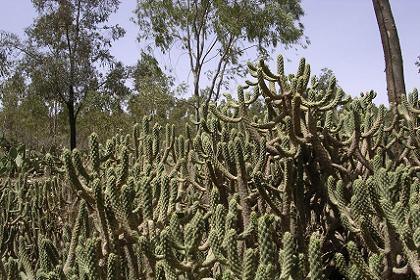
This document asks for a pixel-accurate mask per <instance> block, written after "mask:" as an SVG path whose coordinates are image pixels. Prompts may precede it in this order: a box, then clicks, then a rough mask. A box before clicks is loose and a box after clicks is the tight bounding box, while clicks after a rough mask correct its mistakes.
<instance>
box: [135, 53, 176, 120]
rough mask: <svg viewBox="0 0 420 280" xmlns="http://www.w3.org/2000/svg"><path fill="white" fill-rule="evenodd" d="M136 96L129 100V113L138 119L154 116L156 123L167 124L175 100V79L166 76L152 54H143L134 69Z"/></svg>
mask: <svg viewBox="0 0 420 280" xmlns="http://www.w3.org/2000/svg"><path fill="white" fill-rule="evenodd" d="M132 77H133V80H134V89H135V92H136V94H135V95H133V96H131V98H130V100H129V103H128V105H129V111H130V113H131V114H132V115H133V116H134V117H135V118H136V119H142V118H143V116H152V117H153V118H154V119H155V121H158V122H160V123H165V122H167V120H168V116H167V114H168V112H169V110H170V109H171V108H172V107H173V105H174V101H175V98H174V96H173V92H172V89H171V87H172V86H173V80H174V79H173V78H172V77H170V76H168V75H166V74H165V73H164V72H163V70H162V69H161V68H160V66H159V63H158V61H157V60H156V59H155V58H154V57H153V56H152V55H150V54H148V53H146V52H142V53H141V55H140V60H139V61H138V62H137V65H136V66H135V67H134V68H133V69H132Z"/></svg>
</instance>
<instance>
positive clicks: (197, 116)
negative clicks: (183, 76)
mask: <svg viewBox="0 0 420 280" xmlns="http://www.w3.org/2000/svg"><path fill="white" fill-rule="evenodd" d="M198 71H199V70H195V71H194V97H195V98H196V100H195V121H196V122H197V123H198V122H200V106H201V103H200V76H199V73H198ZM198 128H199V125H197V129H198Z"/></svg>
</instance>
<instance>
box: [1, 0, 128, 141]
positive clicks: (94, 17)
mask: <svg viewBox="0 0 420 280" xmlns="http://www.w3.org/2000/svg"><path fill="white" fill-rule="evenodd" d="M32 3H33V5H34V7H35V9H36V12H37V17H36V18H35V20H34V23H33V24H32V25H31V26H30V27H28V28H27V29H26V35H27V39H26V40H24V41H22V40H21V39H20V38H18V37H17V36H16V35H13V34H10V33H6V32H2V36H1V37H0V38H1V39H2V40H1V42H0V43H1V47H2V51H0V54H1V61H2V63H1V65H2V68H4V66H5V65H7V63H6V62H5V60H6V59H5V57H6V55H7V54H9V53H8V51H10V50H13V51H15V52H16V53H19V54H20V56H19V57H18V58H19V64H20V67H21V69H23V70H24V71H25V73H26V75H27V78H28V79H29V80H30V81H32V83H35V86H36V87H37V88H38V91H37V92H38V93H39V94H42V95H43V97H44V98H45V100H49V101H58V102H59V103H60V104H61V105H62V108H65V109H66V113H67V115H68V124H69V129H70V148H71V149H73V148H75V147H76V136H77V135H76V121H77V117H78V114H79V113H80V111H81V110H82V108H83V106H84V100H85V99H86V97H87V95H88V94H89V93H95V92H97V91H99V90H100V89H101V88H103V87H104V86H105V85H106V84H107V82H108V80H109V79H108V78H109V77H110V76H111V77H112V75H106V74H104V73H106V72H107V71H109V70H110V69H111V70H112V65H113V64H114V59H113V56H112V55H111V53H110V47H111V45H112V42H113V41H115V40H117V39H119V38H120V37H122V36H123V35H124V30H123V29H122V28H121V27H119V26H118V25H116V26H107V25H106V23H107V21H108V19H109V17H110V15H111V14H112V13H114V12H116V10H117V9H118V5H119V1H118V0H91V1H83V0H59V1H57V0H33V1H32ZM9 57H10V55H9ZM2 71H3V72H5V71H4V70H2Z"/></svg>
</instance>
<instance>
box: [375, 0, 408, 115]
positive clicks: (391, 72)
mask: <svg viewBox="0 0 420 280" xmlns="http://www.w3.org/2000/svg"><path fill="white" fill-rule="evenodd" d="M372 2H373V7H374V10H375V15H376V20H377V22H378V26H379V32H380V34H381V40H382V47H383V50H384V56H385V72H386V83H387V91H388V100H389V103H390V105H391V107H394V106H397V105H398V104H399V103H400V102H401V96H403V95H405V94H406V93H405V83H404V69H403V59H402V55H401V47H400V40H399V38H398V32H397V27H396V25H395V21H394V17H393V15H392V10H391V5H390V3H389V0H372Z"/></svg>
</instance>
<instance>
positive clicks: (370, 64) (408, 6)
mask: <svg viewBox="0 0 420 280" xmlns="http://www.w3.org/2000/svg"><path fill="white" fill-rule="evenodd" d="M121 2H122V3H121V5H120V9H119V11H118V12H117V13H116V14H114V15H113V16H112V17H111V23H113V24H116V23H118V24H119V25H121V26H122V27H123V28H125V29H126V35H125V37H124V38H122V39H120V40H119V41H117V42H115V43H114V45H113V47H112V53H113V55H114V56H115V57H116V58H117V59H118V60H120V61H122V62H123V63H125V64H127V65H133V64H135V63H136V61H137V60H138V58H139V56H140V52H141V48H144V47H145V46H146V45H147V44H148V43H147V42H141V43H139V42H138V41H137V34H138V28H137V26H136V24H135V23H133V22H132V21H131V20H130V18H132V17H133V16H134V14H133V13H132V11H133V10H134V9H135V6H136V1H135V0H122V1H121ZM390 2H391V6H392V11H393V14H394V18H395V22H396V25H397V29H398V33H399V38H400V44H401V49H402V54H403V61H404V75H405V81H406V88H407V90H408V91H411V90H412V89H413V88H415V87H420V74H419V73H418V68H417V67H416V66H415V64H414V63H415V61H416V59H417V56H419V55H420V34H419V32H420V17H419V14H418V13H419V12H420V1H419V0H390ZM302 6H303V9H304V11H305V16H304V17H303V19H302V22H303V24H304V26H305V35H306V36H307V37H308V38H309V40H310V42H311V43H310V44H309V46H308V47H307V48H305V49H304V48H302V47H299V46H297V47H296V48H290V49H288V50H285V49H284V48H282V47H279V48H277V49H275V50H274V51H273V54H272V57H273V58H275V57H276V56H277V54H280V53H281V54H283V55H284V56H285V57H286V58H287V63H286V73H293V72H295V71H296V68H297V65H298V62H299V60H300V58H301V57H305V58H306V61H307V62H308V63H310V64H311V69H312V73H314V74H319V73H320V70H321V69H322V68H324V67H327V68H330V69H332V70H333V71H334V73H335V75H336V77H337V80H338V82H339V85H340V86H341V87H342V88H343V89H344V91H345V92H346V93H349V94H351V95H353V96H357V95H359V94H360V93H361V92H366V91H369V90H375V91H376V92H377V93H378V96H377V98H376V102H377V103H379V104H380V103H387V95H386V79H385V72H384V71H385V62H384V56H383V49H382V45H381V39H380V34H379V30H378V25H377V22H376V17H375V13H374V10H373V6H372V1H371V0H303V1H302ZM0 7H1V9H0V30H5V31H9V32H14V33H17V34H19V35H22V34H23V30H24V28H25V27H27V26H29V25H30V24H31V23H32V20H33V18H34V16H35V12H34V9H33V7H32V4H31V1H30V0H0ZM154 55H155V56H156V57H157V59H158V61H159V62H160V63H161V64H162V65H163V66H166V67H168V69H170V68H171V69H172V71H173V72H172V75H174V76H175V78H176V81H177V82H182V81H186V82H187V83H188V82H191V80H192V77H191V75H190V72H189V69H188V63H187V61H188V60H187V55H186V54H185V53H182V52H181V51H180V50H175V51H174V52H172V53H171V55H170V56H168V55H162V54H161V53H160V52H159V51H158V50H155V51H154ZM248 55H249V57H246V58H245V59H249V60H255V59H256V57H254V55H253V54H252V53H251V54H248Z"/></svg>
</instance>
